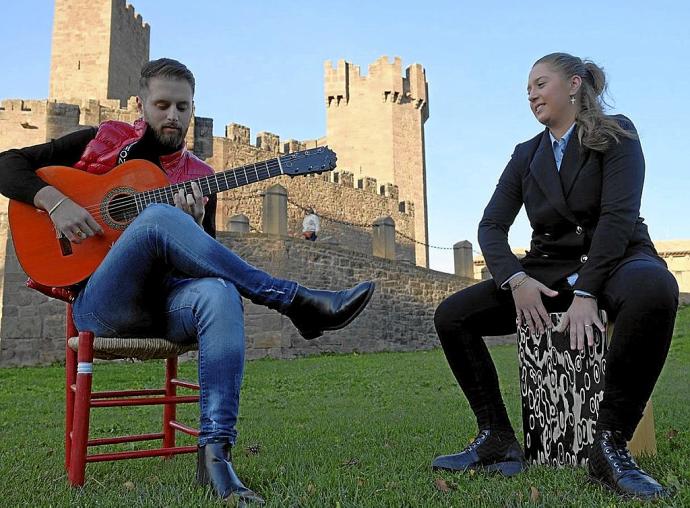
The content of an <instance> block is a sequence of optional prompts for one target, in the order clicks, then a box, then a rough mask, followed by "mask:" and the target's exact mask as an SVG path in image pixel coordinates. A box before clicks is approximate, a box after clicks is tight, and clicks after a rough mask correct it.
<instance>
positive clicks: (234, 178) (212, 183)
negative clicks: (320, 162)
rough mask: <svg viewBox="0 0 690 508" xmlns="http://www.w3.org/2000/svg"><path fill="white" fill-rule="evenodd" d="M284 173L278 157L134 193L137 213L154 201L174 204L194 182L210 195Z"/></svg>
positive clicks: (206, 194)
mask: <svg viewBox="0 0 690 508" xmlns="http://www.w3.org/2000/svg"><path fill="white" fill-rule="evenodd" d="M282 174H285V173H284V172H283V168H282V164H281V161H280V157H277V158H275V159H270V160H267V161H262V162H256V163H252V164H247V165H246V166H242V167H240V168H237V169H230V170H228V171H223V172H221V173H214V174H213V175H208V176H203V177H201V178H197V179H195V180H187V181H185V182H180V183H175V184H172V185H169V186H167V187H159V188H157V189H152V190H147V191H143V192H138V193H136V194H134V196H133V197H134V202H135V204H136V206H137V213H140V212H141V211H142V210H143V209H144V208H146V206H147V205H150V204H152V203H165V204H169V205H174V204H175V200H174V196H175V194H176V193H178V192H179V191H180V190H181V189H184V191H185V193H187V194H191V193H192V182H196V183H197V184H198V185H199V188H200V189H201V193H202V195H204V196H210V195H212V194H217V193H219V192H223V191H226V190H229V189H234V188H237V187H242V186H243V185H248V184H250V183H256V182H260V181H261V180H266V179H268V178H272V177H274V176H280V175H282Z"/></svg>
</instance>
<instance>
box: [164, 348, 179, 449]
mask: <svg viewBox="0 0 690 508" xmlns="http://www.w3.org/2000/svg"><path fill="white" fill-rule="evenodd" d="M176 377H177V357H176V356H172V357H170V358H167V359H166V360H165V396H166V397H174V396H175V395H177V386H175V385H174V384H173V383H172V380H173V379H175V378H176ZM176 414H177V405H176V404H175V403H174V402H173V403H169V404H165V406H163V448H173V447H174V446H175V429H173V428H172V427H171V426H170V422H171V421H172V420H174V419H175V417H176ZM168 457H171V455H169V456H168Z"/></svg>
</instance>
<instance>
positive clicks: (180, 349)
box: [65, 305, 199, 487]
mask: <svg viewBox="0 0 690 508" xmlns="http://www.w3.org/2000/svg"><path fill="white" fill-rule="evenodd" d="M66 322H67V345H66V348H65V351H66V355H65V372H66V384H65V389H66V411H65V469H66V470H67V476H68V480H69V483H70V485H72V486H75V487H76V486H81V485H84V474H85V471H86V464H87V462H103V461H112V460H124V459H135V458H140V457H156V456H162V457H171V456H173V455H176V454H180V453H193V452H196V449H197V448H196V446H175V432H176V431H180V432H183V433H185V434H189V435H191V436H198V435H199V431H198V430H197V429H195V428H192V427H189V426H187V425H184V424H182V423H180V422H178V421H177V420H175V418H176V408H177V404H182V403H192V402H194V403H196V402H198V400H199V396H198V395H177V387H182V388H189V389H192V390H198V389H199V385H198V384H196V383H192V382H189V381H183V380H179V379H177V357H178V356H179V355H181V354H183V353H185V352H187V351H192V350H196V349H197V344H196V343H191V344H177V343H175V342H171V341H168V340H165V339H157V338H155V339H152V338H134V339H132V338H126V339H125V338H105V337H94V334H93V333H91V332H88V331H87V332H77V329H76V328H75V326H74V321H73V320H72V306H71V305H68V306H67V320H66ZM94 358H100V359H106V360H112V359H119V358H135V359H139V360H149V359H153V358H165V385H164V387H163V388H161V389H147V390H116V391H102V392H92V391H91V381H92V376H93V360H94ZM148 405H163V406H164V408H163V428H162V430H161V432H156V433H151V434H133V435H127V436H118V437H109V438H91V439H90V438H89V416H90V412H91V408H96V407H125V406H148ZM156 439H160V440H162V446H161V447H160V448H155V449H142V450H134V451H119V452H112V453H98V454H91V455H89V454H88V453H87V449H88V448H89V447H91V446H102V445H111V444H119V443H130V442H137V441H150V440H156Z"/></svg>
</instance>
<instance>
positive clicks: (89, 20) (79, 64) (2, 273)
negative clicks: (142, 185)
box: [0, 0, 471, 364]
mask: <svg viewBox="0 0 690 508" xmlns="http://www.w3.org/2000/svg"><path fill="white" fill-rule="evenodd" d="M150 34H151V28H150V26H149V25H148V24H147V23H145V22H144V20H143V19H142V17H141V16H140V15H138V14H137V13H136V12H135V10H134V7H133V6H132V5H128V4H127V3H126V1H125V0H55V17H54V29H53V38H52V55H51V67H50V92H49V93H50V96H49V97H48V98H47V99H42V100H27V99H5V100H2V101H0V151H2V150H6V149H9V148H16V147H22V146H29V145H32V144H38V143H44V142H46V141H49V140H51V139H54V138H57V137H59V136H62V135H64V134H67V133H69V132H72V131H74V130H77V129H80V128H84V127H85V126H92V125H98V124H99V123H101V122H103V121H106V120H121V121H126V122H132V121H134V120H135V119H136V118H138V116H139V114H138V112H137V109H136V100H135V96H136V94H137V93H138V79H139V70H140V69H141V67H142V65H143V64H144V63H145V62H147V61H148V60H149V41H150ZM190 67H192V68H193V67H194V66H193V62H190ZM324 82H325V87H324V88H325V101H324V102H325V107H326V116H327V132H326V135H325V136H323V137H321V138H318V139H313V140H295V139H286V140H284V141H282V142H281V139H280V137H279V136H278V135H276V134H272V133H270V132H259V133H258V134H256V137H255V141H254V142H252V140H251V136H250V129H249V128H248V127H246V126H243V125H238V124H235V123H230V124H227V125H226V127H225V133H224V134H225V135H224V136H214V135H213V119H211V118H203V117H198V116H196V117H194V118H193V119H192V123H191V125H190V129H189V131H188V134H187V139H186V142H187V148H188V149H190V150H192V151H193V152H194V153H195V154H196V155H197V156H198V157H200V158H202V159H204V160H206V162H208V163H209V164H210V165H211V166H213V167H214V168H215V169H216V171H223V170H225V169H228V168H233V167H238V166H242V165H245V164H250V163H255V162H259V161H263V160H267V159H271V158H274V157H276V156H278V155H281V154H286V153H291V152H294V151H298V150H302V149H307V148H314V147H318V146H323V145H325V144H328V145H329V146H330V147H331V148H332V149H333V150H334V151H336V153H337V155H338V168H337V169H336V170H335V171H333V172H329V173H325V174H322V175H312V176H310V177H306V178H294V179H290V178H288V177H279V178H276V179H273V180H270V181H265V182H259V183H256V184H251V185H247V186H245V187H242V188H239V189H234V190H233V191H230V192H226V193H223V194H220V195H219V196H218V211H217V217H216V223H217V227H218V230H219V239H220V240H221V241H223V242H224V243H226V244H231V245H232V246H233V248H234V249H236V250H238V251H239V252H244V251H245V250H246V249H249V250H248V251H247V252H244V253H245V254H246V255H247V256H248V259H250V260H251V262H252V263H254V264H257V265H258V266H262V267H264V268H266V269H268V270H269V271H271V272H273V273H275V274H276V275H284V276H289V277H292V278H296V279H298V280H301V281H303V282H304V283H307V284H311V285H314V286H321V287H330V286H329V284H332V285H333V287H338V286H342V285H347V284H350V283H352V282H354V281H356V280H357V278H363V277H376V278H377V280H379V284H380V286H379V287H380V288H381V290H380V291H381V294H382V295H385V294H386V293H388V294H387V296H385V297H384V296H382V298H385V300H386V303H385V305H384V306H391V311H392V312H387V313H386V315H387V318H386V319H385V320H384V321H376V322H374V321H371V320H367V319H366V318H364V320H363V321H362V326H361V327H356V328H361V330H359V332H358V334H359V339H358V341H357V342H356V343H353V344H351V345H343V346H342V347H341V346H339V345H338V344H339V342H338V341H341V342H342V344H346V342H344V341H342V339H339V338H338V337H340V336H341V335H342V334H334V337H335V338H334V339H333V341H331V342H325V343H321V345H320V346H319V345H318V344H311V343H310V347H309V348H305V349H303V350H302V349H301V348H302V346H303V343H302V342H300V339H299V338H298V337H295V336H294V333H292V332H293V331H292V330H291V327H290V326H289V325H288V324H283V322H282V321H281V320H280V319H279V317H276V316H272V317H271V318H268V317H267V316H266V315H265V314H262V310H261V309H260V308H255V306H253V305H252V304H248V306H247V307H248V311H247V316H246V318H247V322H248V327H247V339H248V353H249V355H250V357H251V356H253V357H256V356H265V355H270V356H283V357H285V356H294V355H295V354H303V353H309V352H318V351H321V350H333V351H335V350H353V349H356V350H382V349H391V348H393V349H400V348H403V349H409V348H413V349H414V348H417V347H420V346H421V345H424V347H430V346H433V345H434V344H435V336H434V333H433V329H432V328H433V327H432V325H431V323H432V319H431V317H432V314H433V307H434V306H435V303H437V302H438V301H440V299H442V298H443V297H444V296H445V295H446V294H448V293H449V292H452V291H454V290H457V289H459V288H460V287H462V286H464V285H467V284H469V283H471V281H470V279H467V278H462V277H460V278H459V277H456V276H453V275H447V274H440V273H438V272H433V271H429V270H427V269H426V267H427V266H428V247H427V245H426V244H427V241H428V233H427V213H426V210H427V207H426V178H425V170H426V168H425V160H424V122H425V121H426V120H427V118H428V116H429V110H428V86H427V82H426V77H425V71H424V68H423V67H422V66H421V65H419V64H415V65H412V66H410V67H408V68H407V69H406V70H405V71H404V74H403V68H402V63H401V60H400V59H399V58H395V59H394V60H393V61H392V62H390V61H389V59H388V58H387V57H381V58H380V59H378V60H377V61H376V62H374V63H373V64H371V65H370V66H369V68H368V73H367V75H366V76H363V75H362V74H361V73H360V69H359V67H358V66H355V65H352V64H351V63H348V62H345V61H344V60H340V61H339V62H338V63H337V65H336V66H335V67H334V66H333V65H332V64H331V63H330V62H326V63H325V66H324ZM202 86H203V84H202ZM276 183H278V184H280V185H282V186H283V187H284V188H285V189H286V191H287V194H288V196H289V206H288V208H287V224H288V237H287V238H286V237H282V239H275V238H272V237H270V236H268V235H264V234H262V232H261V228H262V224H263V223H264V216H263V210H264V207H263V206H262V199H261V197H262V196H263V195H264V194H265V193H266V190H267V188H269V186H271V185H273V184H276ZM0 200H2V201H1V202H0V210H1V211H0V265H1V266H0V267H1V268H3V269H2V270H0V291H2V295H3V297H2V305H3V307H2V308H0V312H2V341H1V342H0V364H31V363H36V362H46V361H53V360H54V359H57V358H59V357H60V355H61V353H60V351H61V350H62V348H63V342H62V341H63V340H64V338H61V331H60V328H61V326H62V325H61V323H62V322H63V316H62V313H63V310H62V306H61V305H60V304H59V303H58V302H52V301H48V300H46V299H45V298H43V297H42V296H41V295H38V294H34V293H33V292H30V291H27V290H26V289H24V288H22V283H23V280H24V278H25V276H24V274H23V272H22V271H21V268H20V267H19V266H18V264H17V262H16V256H15V255H14V252H13V248H12V246H11V241H8V238H7V235H8V232H7V230H8V228H7V212H6V210H7V207H6V203H7V200H6V199H5V198H2V197H0ZM305 206H312V207H314V208H316V210H317V213H319V215H320V216H321V217H322V231H321V234H320V240H319V242H317V243H316V244H315V245H314V244H311V245H309V246H305V245H302V242H299V241H296V242H295V241H293V240H291V239H290V238H289V237H290V236H293V237H294V236H298V235H299V232H301V221H302V217H303V207H305ZM238 214H243V215H245V216H246V217H248V219H249V224H250V228H251V231H252V232H251V233H249V234H248V235H243V236H241V237H237V235H230V236H227V234H226V233H224V232H225V231H227V230H228V229H229V228H230V225H229V224H230V218H231V217H233V216H237V215H238ZM381 218H387V219H386V220H388V221H389V222H388V224H394V228H395V233H396V235H395V237H394V245H393V248H392V250H391V249H387V253H388V254H387V255H386V256H385V257H387V258H388V259H383V260H376V258H372V256H371V254H372V252H376V248H375V247H374V248H372V244H373V237H374V236H375V231H376V225H375V221H376V220H377V219H381ZM391 219H392V221H391ZM372 226H373V229H372ZM5 245H7V246H8V247H7V248H5ZM391 252H392V254H390V253H391ZM470 252H471V251H470ZM286 256H287V257H286ZM401 263H402V264H401ZM305 264H306V265H308V266H312V265H313V266H316V267H320V266H322V265H324V266H326V265H328V267H329V269H330V270H333V269H335V270H336V271H337V272H338V275H337V276H336V275H330V274H327V273H318V272H317V274H315V275H314V276H312V279H314V280H310V279H309V277H310V275H309V274H308V273H306V272H308V270H305V268H304V266H305ZM332 264H335V268H333V267H331V266H330V265H332ZM408 272H409V273H408ZM334 277H336V278H334ZM338 277H339V278H338ZM401 278H402V279H401ZM330 279H333V280H332V281H330ZM403 279H404V280H403ZM329 281H330V282H329ZM3 285H4V288H3ZM410 305H411V306H412V308H418V310H417V311H411V312H410V311H408V310H405V309H404V307H406V306H410ZM373 308H376V304H374V305H373ZM422 316H423V319H422ZM271 320H273V321H275V323H274V322H273V321H271ZM267 323H268V324H267ZM269 325H270V326H269ZM374 332H376V333H374ZM389 336H390V337H389ZM7 339H10V340H7ZM46 340H48V343H49V346H46Z"/></svg>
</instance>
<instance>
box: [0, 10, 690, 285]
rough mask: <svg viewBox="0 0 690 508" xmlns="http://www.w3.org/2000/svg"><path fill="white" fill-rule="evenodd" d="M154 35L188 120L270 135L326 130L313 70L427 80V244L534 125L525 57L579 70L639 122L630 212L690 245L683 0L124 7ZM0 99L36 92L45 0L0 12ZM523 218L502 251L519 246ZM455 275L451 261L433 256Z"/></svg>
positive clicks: (478, 211)
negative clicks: (187, 73)
mask: <svg viewBox="0 0 690 508" xmlns="http://www.w3.org/2000/svg"><path fill="white" fill-rule="evenodd" d="M132 3H133V4H134V6H135V9H136V11H137V12H138V13H140V14H141V15H142V16H143V18H144V20H145V21H147V22H148V23H149V24H150V25H151V53H150V54H151V58H158V57H162V56H169V57H173V58H177V59H178V60H181V61H182V62H184V63H186V64H187V65H188V66H189V67H190V69H191V70H192V71H193V72H194V74H195V76H196V79H197V92H196V97H195V100H196V115H197V116H204V117H211V118H213V119H214V133H215V134H216V135H218V136H222V135H223V131H224V126H225V125H226V124H229V123H231V122H236V123H240V124H243V125H246V126H248V127H250V128H251V132H252V139H254V137H255V135H256V133H258V132H260V131H269V132H273V133H276V134H278V135H280V137H281V139H288V138H296V139H313V138H317V137H320V136H323V135H324V134H325V132H326V125H325V120H326V111H325V101H324V97H323V63H324V61H325V60H331V61H333V62H335V61H337V60H339V59H345V60H347V61H349V62H352V63H354V64H356V65H360V66H361V67H362V71H363V72H366V68H367V66H368V65H369V64H370V63H372V62H374V61H375V60H376V59H377V58H379V57H380V56H382V55H387V56H388V57H389V58H391V59H392V57H393V56H399V57H400V58H401V59H402V62H403V68H404V67H406V66H408V65H410V64H412V63H420V64H422V65H423V66H424V68H425V69H426V76H427V81H428V83H429V112H430V116H429V120H428V121H427V122H426V125H425V138H426V166H427V200H428V220H429V242H430V243H431V244H432V245H436V246H441V247H451V246H452V245H453V244H454V243H456V242H459V241H462V240H469V241H470V242H472V244H473V246H474V248H475V249H476V250H477V251H478V250H479V247H478V245H477V224H478V223H479V220H480V218H481V215H482V212H483V209H484V207H485V206H486V203H487V202H488V200H489V198H490V196H491V194H492V192H493V189H494V187H495V185H496V182H497V180H498V177H499V176H500V174H501V172H502V171H503V169H504V167H505V165H506V163H507V162H508V160H509V158H510V155H511V153H512V151H513V148H514V147H515V145H516V144H517V143H520V142H522V141H525V140H527V139H529V138H531V137H533V136H534V135H536V134H537V133H539V132H540V131H541V130H542V129H543V127H542V126H541V125H540V124H539V123H538V122H537V121H536V120H535V119H534V117H533V116H532V113H531V112H530V110H529V107H528V102H527V94H526V81H527V75H528V73H529V70H530V68H531V66H532V64H533V63H534V61H535V60H537V59H538V58H540V57H541V56H543V55H545V54H548V53H552V52H555V51H565V52H568V53H571V54H574V55H577V56H580V57H583V58H585V57H586V58H590V59H592V60H594V61H595V62H596V63H598V64H599V65H601V66H603V67H604V69H605V71H606V72H607V74H608V78H609V98H608V102H609V103H610V104H611V106H612V107H611V108H610V112H612V113H623V114H625V115H627V116H628V117H629V118H630V119H632V121H633V122H634V123H635V125H636V127H637V129H638V132H639V135H640V140H641V142H642V148H643V151H644V153H645V158H646V162H647V173H646V180H645V189H644V194H643V198H642V210H641V215H642V216H643V217H645V219H646V222H647V224H648V225H649V229H650V233H651V236H652V238H653V239H654V240H669V239H688V238H690V176H689V174H690V171H688V162H687V157H681V155H682V153H683V150H684V149H685V148H687V147H688V143H689V141H688V139H687V136H688V129H687V122H688V119H689V118H690V28H689V27H690V2H687V1H685V0H674V1H665V0H656V1H654V2H652V1H650V0H645V1H639V0H629V1H623V0H613V1H605V0H598V1H592V0H580V1H578V2H574V3H564V2H529V1H528V2H517V1H507V0H504V1H492V0H484V1H482V2H477V1H465V0H455V1H441V0H438V1H436V0H427V1H426V2H420V1H415V2H410V1H406V0H397V1H395V2H392V1H388V0H378V1H359V0H349V1H346V2H345V1H316V0H306V1H302V0H300V1H293V2H285V1H281V2H278V1H272V0H264V1H262V2H240V1H234V2H233V1H220V0H219V1H212V0H193V1H192V0H186V1H182V0H133V1H132ZM0 6H1V7H2V8H1V9H0V20H2V27H3V29H2V31H0V69H2V74H1V75H0V99H4V98H25V99H40V98H46V97H47V96H48V80H49V71H50V40H51V32H52V18H53V1H52V0H22V1H21V2H16V1H14V0H0ZM530 234H531V229H530V227H529V224H528V222H527V220H526V218H525V215H524V211H523V212H521V213H520V216H519V217H518V219H517V220H516V222H515V224H514V225H513V227H512V228H511V232H510V242H511V246H513V247H525V246H528V245H529V239H530ZM430 265H431V268H433V269H436V270H441V271H446V272H452V271H453V258H452V251H450V250H440V249H434V248H431V249H430Z"/></svg>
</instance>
